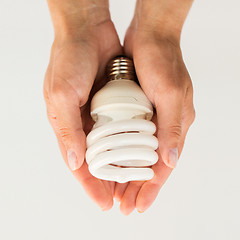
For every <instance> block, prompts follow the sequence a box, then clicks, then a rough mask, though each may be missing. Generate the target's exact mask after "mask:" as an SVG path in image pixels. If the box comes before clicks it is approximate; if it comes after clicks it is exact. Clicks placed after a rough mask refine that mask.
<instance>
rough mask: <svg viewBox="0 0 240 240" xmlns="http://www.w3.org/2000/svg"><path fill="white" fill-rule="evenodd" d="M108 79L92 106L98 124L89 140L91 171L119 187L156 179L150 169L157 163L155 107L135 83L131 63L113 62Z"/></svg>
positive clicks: (95, 125)
mask: <svg viewBox="0 0 240 240" xmlns="http://www.w3.org/2000/svg"><path fill="white" fill-rule="evenodd" d="M107 77H108V80H109V81H108V82H107V84H106V85H105V86H104V87H103V88H102V89H101V90H99V91H98V92H97V93H96V94H95V95H94V97H93V99H92V102H91V116H92V118H93V120H94V121H95V124H94V126H93V129H92V130H91V132H90V133H89V134H88V136H87V151H86V161H87V163H88V167H89V171H90V173H91V174H92V175H93V176H95V177H97V178H100V179H104V180H109V181H116V182H120V183H124V182H128V181H144V180H149V179H151V178H153V176H154V172H153V170H152V169H151V166H152V165H153V164H155V163H156V162H157V160H158V155H157V153H156V152H155V150H156V149H157V147H158V141H157V138H156V137H155V136H153V134H154V133H155V131H156V127H155V125H154V123H153V122H151V118H152V115H153V108H152V104H151V102H150V101H149V100H148V98H147V97H146V95H145V94H144V92H143V91H142V89H141V88H140V87H139V85H138V84H137V83H136V82H135V80H136V75H135V70H134V65H133V62H132V60H131V59H129V58H127V57H123V56H119V57H116V58H114V59H113V60H112V61H110V62H109V63H108V66H107Z"/></svg>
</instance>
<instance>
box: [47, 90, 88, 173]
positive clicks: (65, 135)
mask: <svg viewBox="0 0 240 240" xmlns="http://www.w3.org/2000/svg"><path fill="white" fill-rule="evenodd" d="M84 103H85V102H84ZM84 103H81V101H80V100H79V97H78V96H77V95H76V93H75V91H74V90H73V89H71V88H66V89H62V88H60V89H57V90H56V89H55V90H54V91H53V92H52V94H51V104H52V106H51V108H52V109H53V111H54V114H55V117H56V122H55V126H54V131H55V132H56V133H57V134H58V135H59V136H60V138H61V140H62V142H63V144H64V146H65V148H66V151H67V160H68V161H67V163H68V165H69V167H70V168H71V170H73V171H74V170H76V169H78V168H79V167H80V166H81V165H82V163H83V161H84V155H85V150H86V136H85V133H84V131H83V128H82V120H81V113H80V106H81V104H84Z"/></svg>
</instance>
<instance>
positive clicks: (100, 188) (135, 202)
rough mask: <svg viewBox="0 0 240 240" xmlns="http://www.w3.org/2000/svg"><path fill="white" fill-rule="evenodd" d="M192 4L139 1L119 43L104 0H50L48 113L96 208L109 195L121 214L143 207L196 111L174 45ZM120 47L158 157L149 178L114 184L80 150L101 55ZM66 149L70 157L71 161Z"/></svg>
mask: <svg viewBox="0 0 240 240" xmlns="http://www.w3.org/2000/svg"><path fill="white" fill-rule="evenodd" d="M191 4H192V1H190V0H181V1H180V0H178V1H177V0H148V1H146V0H145V1H144V0H142V1H141V0H139V1H137V3H136V9H135V14H134V17H133V20H132V22H131V24H130V26H129V28H128V30H127V33H126V36H125V41H124V48H123V47H122V46H121V45H120V42H119V38H118V36H117V33H116V30H115V28H114V25H113V23H112V21H111V19H110V14H109V10H108V2H107V1H105V0H98V1H97V0H95V1H94V0H69V1H60V0H49V1H48V5H49V9H50V12H51V16H52V21H53V25H54V30H55V40H54V43H53V46H52V50H51V57H50V62H49V66H48V69H47V72H46V76H45V80H44V98H45V101H46V105H47V115H48V118H49V121H50V123H51V125H52V127H53V129H54V132H55V134H56V137H57V140H58V143H59V147H60V150H61V153H62V156H63V158H64V160H65V162H66V164H67V165H68V167H69V169H70V170H71V171H72V173H73V175H74V176H75V177H76V178H77V179H78V181H79V182H80V183H81V185H82V186H83V187H84V189H85V191H86V192H87V193H88V195H89V196H90V197H91V198H92V199H93V200H94V201H95V202H96V203H97V204H98V205H99V206H100V207H101V208H102V210H108V209H110V208H111V207H112V205H113V198H115V199H116V200H118V201H120V209H121V211H122V213H123V214H125V215H128V214H130V213H131V212H132V211H133V210H134V209H135V208H136V209H137V210H138V211H139V212H144V211H145V210H146V209H147V208H148V207H150V206H151V204H152V203H153V201H154V200H155V198H156V197H157V195H158V192H159V190H160V189H161V187H162V185H163V184H164V183H165V181H166V180H167V178H168V177H169V175H170V173H171V171H172V169H173V168H174V167H175V166H176V162H177V159H178V158H179V156H180V154H181V152H182V148H183V144H184V140H185V137H186V134H187V132H188V129H189V127H190V125H191V124H192V122H193V121H194V117H195V111H194V107H193V88H192V83H191V79H190V76H189V74H188V71H187V69H186V67H185V64H184V62H183V59H182V54H181V49H180V35H181V29H182V26H183V23H184V20H185V18H186V16H187V13H188V11H189V9H190V6H191ZM123 53H124V54H126V55H127V56H129V57H131V58H133V60H134V64H135V68H136V73H137V76H138V79H139V82H140V85H141V87H142V89H143V91H144V92H145V94H146V95H147V97H148V98H149V100H150V101H151V102H152V103H153V105H154V107H155V109H156V112H155V114H154V117H153V122H154V123H155V124H156V126H157V133H156V135H157V137H158V139H159V148H158V150H157V152H158V155H159V161H158V162H157V163H156V164H155V165H154V166H153V170H154V172H155V176H154V178H153V179H151V180H150V181H145V182H140V181H132V182H129V183H124V184H120V183H115V182H109V181H104V180H99V179H96V178H95V177H93V176H92V175H91V174H90V173H89V171H88V168H87V165H86V162H85V161H84V155H85V151H86V143H85V142H86V135H87V134H88V132H89V131H90V130H91V128H92V125H93V121H92V119H91V117H90V115H89V112H90V102H91V98H92V96H93V95H94V93H95V92H96V91H98V90H99V89H100V88H101V87H102V86H103V85H104V84H105V82H104V70H105V66H106V64H107V62H108V61H109V60H111V59H112V58H113V57H115V56H116V55H119V54H123ZM166 103H167V104H166ZM172 149H175V150H176V149H177V152H178V154H177V156H176V154H175V155H174V156H175V158H174V161H172V160H173V159H172V157H170V156H172V155H169V154H170V153H172ZM175 153H176V151H175ZM70 155H71V156H73V157H72V159H73V158H74V161H69V156H70Z"/></svg>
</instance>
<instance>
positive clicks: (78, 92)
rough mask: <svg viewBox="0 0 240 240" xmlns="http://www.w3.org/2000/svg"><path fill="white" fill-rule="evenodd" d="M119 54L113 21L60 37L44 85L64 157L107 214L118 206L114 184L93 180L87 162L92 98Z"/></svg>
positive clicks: (120, 52) (49, 113)
mask: <svg viewBox="0 0 240 240" xmlns="http://www.w3.org/2000/svg"><path fill="white" fill-rule="evenodd" d="M119 54H122V47H121V44H120V41H119V38H118V36H117V33H116V30H115V28H114V25H113V23H112V21H111V20H110V19H107V20H105V21H102V22H100V23H99V24H94V25H90V26H87V24H86V25H85V26H84V27H81V29H79V30H78V31H77V34H76V35H75V34H69V35H67V36H64V37H62V36H61V37H59V35H56V38H55V41H54V43H53V46H52V50H51V57H50V62H49V66H48V69H47V72H46V76H45V80H44V98H45V101H46V105H47V116H48V119H49V121H50V123H51V125H52V127H53V130H54V132H55V134H56V137H57V140H58V143H59V147H60V150H61V153H62V156H63V158H64V160H65V162H66V164H67V165H68V167H69V168H70V170H71V171H72V173H73V175H74V176H75V177H76V178H77V179H78V181H79V182H80V183H81V184H82V186H83V187H84V189H85V191H86V192H87V193H88V195H89V196H90V197H91V198H92V199H93V200H94V201H95V202H96V203H97V204H98V205H99V206H100V207H101V208H102V210H108V209H110V208H111V207H112V205H113V194H114V186H115V183H114V182H108V181H104V180H99V179H97V178H95V177H93V176H92V175H91V174H90V173H89V171H88V167H87V164H86V162H85V161H84V157H85V151H86V134H87V133H88V132H89V131H90V130H91V128H92V126H93V121H92V119H91V117H90V114H89V112H90V106H89V105H90V99H89V94H90V91H91V89H92V92H91V94H90V95H91V96H92V95H93V94H94V93H95V92H96V91H97V90H98V89H100V88H101V87H102V86H103V85H104V84H105V82H104V77H103V76H104V71H105V66H106V64H107V62H108V61H109V60H110V59H112V58H113V57H115V56H116V55H119ZM92 87H93V88H92Z"/></svg>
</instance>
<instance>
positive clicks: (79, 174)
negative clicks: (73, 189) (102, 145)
mask: <svg viewBox="0 0 240 240" xmlns="http://www.w3.org/2000/svg"><path fill="white" fill-rule="evenodd" d="M73 175H74V176H75V177H76V179H78V181H79V182H80V183H81V185H82V186H83V188H84V190H85V191H86V193H87V194H88V195H89V197H90V198H91V199H92V200H93V201H94V202H95V203H96V204H98V205H99V206H100V208H101V209H102V210H103V211H106V210H109V209H111V208H112V206H113V197H112V192H111V191H110V189H109V188H106V186H105V184H104V183H103V181H102V180H100V179H97V178H95V177H93V176H92V175H91V173H90V172H89V171H88V166H87V164H86V162H84V163H83V164H82V166H81V167H80V168H79V169H77V170H76V171H74V172H73Z"/></svg>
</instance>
